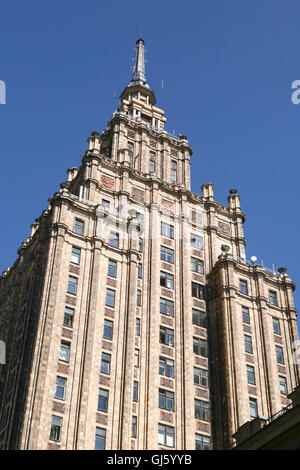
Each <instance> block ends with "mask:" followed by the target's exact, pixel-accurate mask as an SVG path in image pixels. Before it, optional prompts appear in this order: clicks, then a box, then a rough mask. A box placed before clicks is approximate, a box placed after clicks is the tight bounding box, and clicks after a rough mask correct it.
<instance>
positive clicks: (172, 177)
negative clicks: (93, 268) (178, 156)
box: [171, 160, 177, 183]
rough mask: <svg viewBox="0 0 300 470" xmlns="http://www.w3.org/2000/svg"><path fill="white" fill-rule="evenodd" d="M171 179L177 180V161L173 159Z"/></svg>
mask: <svg viewBox="0 0 300 470" xmlns="http://www.w3.org/2000/svg"><path fill="white" fill-rule="evenodd" d="M171 181H174V183H176V181H177V163H176V162H175V161H174V160H172V163H171Z"/></svg>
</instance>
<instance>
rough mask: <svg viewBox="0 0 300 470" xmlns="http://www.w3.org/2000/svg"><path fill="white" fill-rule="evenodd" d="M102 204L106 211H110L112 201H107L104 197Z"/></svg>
mask: <svg viewBox="0 0 300 470" xmlns="http://www.w3.org/2000/svg"><path fill="white" fill-rule="evenodd" d="M102 206H103V207H104V209H105V210H106V212H109V210H110V202H109V201H106V200H105V199H102Z"/></svg>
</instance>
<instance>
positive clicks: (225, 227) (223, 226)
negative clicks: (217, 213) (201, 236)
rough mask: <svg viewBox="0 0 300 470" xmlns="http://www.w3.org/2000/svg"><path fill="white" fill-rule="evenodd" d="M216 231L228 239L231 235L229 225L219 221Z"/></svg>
mask: <svg viewBox="0 0 300 470" xmlns="http://www.w3.org/2000/svg"><path fill="white" fill-rule="evenodd" d="M218 230H219V232H220V233H222V234H223V235H227V236H228V237H230V234H231V230H230V225H229V224H227V223H226V222H221V221H220V220H219V221H218Z"/></svg>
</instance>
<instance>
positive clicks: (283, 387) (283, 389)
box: [279, 376, 287, 395]
mask: <svg viewBox="0 0 300 470" xmlns="http://www.w3.org/2000/svg"><path fill="white" fill-rule="evenodd" d="M279 388H280V393H282V394H283V395H287V386H286V378H285V377H281V376H279Z"/></svg>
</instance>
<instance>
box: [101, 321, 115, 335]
mask: <svg viewBox="0 0 300 470" xmlns="http://www.w3.org/2000/svg"><path fill="white" fill-rule="evenodd" d="M113 325H114V324H113V322H112V321H110V320H104V328H103V338H106V339H112V337H113Z"/></svg>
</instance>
